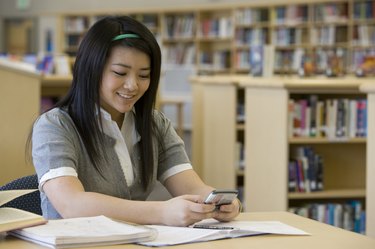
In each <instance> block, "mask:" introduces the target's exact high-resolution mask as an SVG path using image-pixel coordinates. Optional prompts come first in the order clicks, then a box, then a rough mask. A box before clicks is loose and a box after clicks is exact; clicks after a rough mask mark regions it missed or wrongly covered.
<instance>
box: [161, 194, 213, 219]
mask: <svg viewBox="0 0 375 249" xmlns="http://www.w3.org/2000/svg"><path fill="white" fill-rule="evenodd" d="M162 205H163V207H162V209H163V211H162V212H163V213H162V223H163V224H164V225H168V226H189V225H191V224H194V223H196V222H198V221H201V220H203V219H208V218H212V217H213V215H214V210H215V205H212V204H204V203H203V199H202V197H201V196H199V195H181V196H178V197H175V198H172V199H170V200H167V201H164V202H163V204H162Z"/></svg>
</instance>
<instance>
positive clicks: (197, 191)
mask: <svg viewBox="0 0 375 249" xmlns="http://www.w3.org/2000/svg"><path fill="white" fill-rule="evenodd" d="M164 185H165V187H166V188H167V189H168V191H169V193H171V194H172V196H179V195H186V194H194V195H198V196H200V198H199V200H197V201H199V202H201V203H203V201H204V198H205V197H206V196H208V194H209V193H210V192H211V191H212V190H213V189H214V188H213V187H211V186H208V185H206V184H205V183H204V182H203V181H202V180H201V178H200V177H199V176H198V175H197V173H196V172H195V171H194V170H185V171H182V172H180V173H178V174H175V175H173V176H171V177H169V178H168V179H167V180H165V183H164ZM240 207H241V204H240V201H239V200H238V199H236V200H234V201H233V202H232V204H230V205H222V206H220V210H219V211H218V212H214V213H213V216H212V217H213V218H215V219H217V220H220V221H229V220H232V219H234V218H235V217H236V216H237V215H238V214H239V213H240Z"/></svg>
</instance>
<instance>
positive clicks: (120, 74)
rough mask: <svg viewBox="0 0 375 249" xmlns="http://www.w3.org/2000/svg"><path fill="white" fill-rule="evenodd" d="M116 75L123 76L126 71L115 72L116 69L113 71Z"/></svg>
mask: <svg viewBox="0 0 375 249" xmlns="http://www.w3.org/2000/svg"><path fill="white" fill-rule="evenodd" d="M113 72H114V73H115V74H116V75H119V76H124V75H126V73H122V72H116V71H113Z"/></svg>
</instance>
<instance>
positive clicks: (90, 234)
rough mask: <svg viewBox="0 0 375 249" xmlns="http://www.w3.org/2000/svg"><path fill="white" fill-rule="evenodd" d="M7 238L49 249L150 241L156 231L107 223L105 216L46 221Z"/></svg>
mask: <svg viewBox="0 0 375 249" xmlns="http://www.w3.org/2000/svg"><path fill="white" fill-rule="evenodd" d="M10 234H12V235H14V236H16V237H19V238H21V239H24V240H28V241H31V242H34V243H38V244H41V245H44V246H48V247H51V248H72V247H85V246H97V245H114V244H125V243H136V242H141V241H148V240H152V239H154V238H155V237H156V231H155V230H153V229H151V228H148V227H144V226H138V225H132V224H127V223H123V222H118V221H114V220H111V219H109V218H107V217H105V216H96V217H84V218H72V219H61V220H50V221H48V223H47V224H45V225H41V226H35V227H29V228H24V229H20V230H14V231H12V232H10Z"/></svg>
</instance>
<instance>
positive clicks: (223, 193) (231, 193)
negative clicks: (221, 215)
mask: <svg viewBox="0 0 375 249" xmlns="http://www.w3.org/2000/svg"><path fill="white" fill-rule="evenodd" d="M237 195H238V190H235V189H233V190H232V189H216V190H213V191H212V192H211V193H210V194H209V195H208V196H207V198H206V200H205V201H204V203H205V204H215V205H216V207H218V206H221V205H225V204H230V203H232V201H233V200H234V199H236V197H237Z"/></svg>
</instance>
